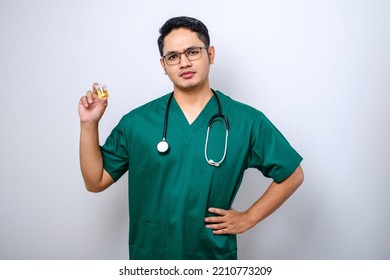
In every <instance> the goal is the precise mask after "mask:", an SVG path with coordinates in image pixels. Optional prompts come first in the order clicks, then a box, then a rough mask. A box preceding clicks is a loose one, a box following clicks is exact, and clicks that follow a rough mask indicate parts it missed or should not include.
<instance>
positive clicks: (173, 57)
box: [162, 47, 207, 65]
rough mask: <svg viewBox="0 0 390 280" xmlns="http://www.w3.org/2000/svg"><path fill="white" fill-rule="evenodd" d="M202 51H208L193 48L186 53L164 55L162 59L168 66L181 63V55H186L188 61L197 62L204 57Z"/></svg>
mask: <svg viewBox="0 0 390 280" xmlns="http://www.w3.org/2000/svg"><path fill="white" fill-rule="evenodd" d="M202 49H207V48H206V47H191V48H188V49H186V50H184V52H171V53H168V54H166V55H164V56H163V57H162V58H163V59H164V60H165V62H166V64H168V65H176V64H179V63H180V61H181V55H182V54H185V55H186V57H187V59H188V60H190V61H194V60H197V59H199V58H201V57H202Z"/></svg>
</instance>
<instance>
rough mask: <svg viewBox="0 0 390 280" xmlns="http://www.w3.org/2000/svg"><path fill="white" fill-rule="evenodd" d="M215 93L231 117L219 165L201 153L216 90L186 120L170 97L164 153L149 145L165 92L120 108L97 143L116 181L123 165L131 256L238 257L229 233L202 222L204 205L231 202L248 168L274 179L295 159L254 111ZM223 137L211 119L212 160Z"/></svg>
mask: <svg viewBox="0 0 390 280" xmlns="http://www.w3.org/2000/svg"><path fill="white" fill-rule="evenodd" d="M217 94H218V96H219V97H220V100H221V106H222V112H223V114H225V115H226V116H227V118H228V119H229V123H230V130H229V141H228V148H227V155H226V158H225V160H224V161H223V163H222V164H221V165H220V166H219V167H214V166H210V165H209V164H208V163H207V162H206V159H205V155H204V147H205V140H206V131H207V124H208V121H209V120H210V118H211V117H212V116H213V115H214V114H215V113H217V112H218V103H217V100H216V98H215V96H213V97H212V98H211V99H210V101H209V102H208V103H207V105H206V106H205V108H204V109H203V111H202V112H201V113H200V115H199V116H198V117H197V119H196V120H195V121H194V122H193V123H192V124H191V125H190V124H189V123H188V121H187V119H186V117H185V116H184V114H183V112H182V111H181V109H180V107H179V106H178V104H177V102H176V101H175V99H174V98H173V99H172V103H171V106H170V109H169V119H168V129H167V136H166V137H167V138H166V139H167V142H168V143H169V145H170V148H169V151H168V152H167V153H165V154H161V153H159V152H158V151H157V149H156V145H157V143H158V142H159V141H161V137H162V136H161V135H162V131H163V126H164V115H165V110H166V105H167V101H168V97H169V95H168V94H167V95H164V96H162V97H161V98H158V99H156V100H154V101H151V102H149V103H147V104H145V105H143V106H141V107H139V108H137V109H135V110H133V111H131V112H130V113H128V114H127V115H125V116H124V117H123V118H122V119H121V120H120V122H119V124H118V125H117V126H116V127H115V128H114V129H113V131H112V132H111V134H110V136H109V137H108V138H107V140H106V142H105V144H104V145H103V146H102V147H101V149H102V153H103V160H104V169H105V170H106V171H107V172H108V173H109V174H110V175H111V176H112V178H113V179H114V180H115V181H117V180H118V179H119V178H120V177H121V176H122V175H123V174H124V173H125V172H126V171H129V173H128V176H129V180H128V184H129V215H130V233H129V252H130V259H237V243H236V236H235V235H214V234H213V232H212V230H211V229H207V228H205V224H204V217H206V216H208V215H210V213H208V212H207V209H208V208H209V207H217V208H223V209H230V208H231V206H232V203H233V200H234V198H235V196H236V193H237V191H238V189H239V187H240V184H241V181H242V178H243V174H244V171H245V170H246V169H247V168H257V169H259V170H260V171H261V172H262V173H263V175H264V176H266V177H270V178H273V179H274V180H275V181H276V182H281V181H283V180H284V179H286V178H287V177H288V176H289V175H290V174H291V173H292V172H294V171H295V169H296V168H297V167H298V165H299V164H300V162H301V160H302V158H301V156H300V155H299V154H298V153H297V152H296V151H295V150H294V149H293V148H292V147H291V146H290V144H289V143H288V142H287V140H286V139H285V138H284V137H283V135H282V134H281V133H280V132H279V131H278V130H277V129H276V128H275V127H274V125H273V124H272V123H271V122H270V121H269V120H268V119H267V118H266V117H265V116H264V115H263V114H262V113H261V112H260V111H258V110H256V109H254V108H252V107H250V106H248V105H245V104H242V103H239V102H237V101H234V100H232V99H231V98H229V97H228V96H226V95H224V94H223V93H221V92H219V91H217ZM224 143H225V124H224V122H223V121H222V120H218V121H216V122H215V123H214V125H213V127H212V129H211V131H210V136H209V143H208V157H209V158H210V159H213V160H214V161H219V160H220V159H221V158H222V156H223V152H224Z"/></svg>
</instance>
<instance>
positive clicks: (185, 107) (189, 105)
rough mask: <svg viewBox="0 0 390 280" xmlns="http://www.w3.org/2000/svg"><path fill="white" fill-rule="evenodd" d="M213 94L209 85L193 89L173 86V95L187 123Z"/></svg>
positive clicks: (200, 110) (197, 113)
mask: <svg viewBox="0 0 390 280" xmlns="http://www.w3.org/2000/svg"><path fill="white" fill-rule="evenodd" d="M212 96H213V92H212V91H211V89H210V87H209V86H207V87H204V88H203V89H194V90H182V89H178V88H175V92H174V97H175V100H176V102H177V104H178V105H179V106H180V108H181V110H182V111H183V113H184V115H185V116H186V118H187V121H188V123H189V124H192V123H193V122H194V121H195V119H196V118H197V117H198V115H199V114H200V113H201V112H202V110H203V108H204V107H205V106H206V104H207V103H208V102H209V100H210V98H211V97H212Z"/></svg>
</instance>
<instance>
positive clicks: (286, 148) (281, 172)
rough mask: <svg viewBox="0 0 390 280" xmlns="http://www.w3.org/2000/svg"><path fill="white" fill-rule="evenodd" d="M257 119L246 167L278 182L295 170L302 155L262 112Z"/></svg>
mask: <svg viewBox="0 0 390 280" xmlns="http://www.w3.org/2000/svg"><path fill="white" fill-rule="evenodd" d="M257 121H258V123H257V124H255V125H254V127H253V130H252V138H251V147H250V151H249V157H248V167H253V168H257V169H259V170H260V171H261V172H262V173H263V175H264V176H266V177H268V178H272V179H274V181H275V182H277V183H280V182H282V181H283V180H285V179H287V178H288V177H289V176H290V175H291V174H292V173H293V172H294V171H295V170H296V168H297V167H298V166H299V164H300V163H301V161H302V157H301V156H300V155H299V154H298V153H297V152H296V151H295V150H294V149H293V147H292V146H291V145H290V144H289V143H288V141H287V140H286V138H285V137H284V136H283V135H282V134H281V133H280V132H279V130H278V129H277V128H276V127H275V126H274V125H273V124H272V123H271V122H270V120H269V119H268V118H267V117H266V116H265V115H264V114H262V113H260V117H259V119H258V120H257Z"/></svg>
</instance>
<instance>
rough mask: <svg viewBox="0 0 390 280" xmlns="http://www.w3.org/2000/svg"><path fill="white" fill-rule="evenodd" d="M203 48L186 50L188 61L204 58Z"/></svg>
mask: <svg viewBox="0 0 390 280" xmlns="http://www.w3.org/2000/svg"><path fill="white" fill-rule="evenodd" d="M201 51H202V48H191V49H188V50H186V55H187V58H188V60H196V59H199V58H200V57H201V56H202V52H201Z"/></svg>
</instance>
